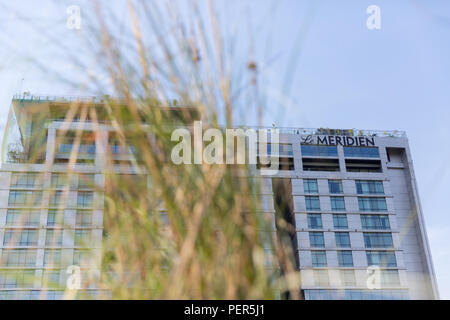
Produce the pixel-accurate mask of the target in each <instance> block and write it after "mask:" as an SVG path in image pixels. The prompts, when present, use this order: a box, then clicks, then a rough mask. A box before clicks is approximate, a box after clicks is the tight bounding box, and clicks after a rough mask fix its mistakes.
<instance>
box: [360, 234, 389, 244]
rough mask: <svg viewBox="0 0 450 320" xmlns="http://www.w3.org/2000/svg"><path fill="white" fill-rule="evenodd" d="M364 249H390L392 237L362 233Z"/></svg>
mask: <svg viewBox="0 0 450 320" xmlns="http://www.w3.org/2000/svg"><path fill="white" fill-rule="evenodd" d="M363 235H364V244H365V246H366V248H392V246H393V244H392V235H391V234H390V233H381V232H380V233H375V232H364V233H363Z"/></svg>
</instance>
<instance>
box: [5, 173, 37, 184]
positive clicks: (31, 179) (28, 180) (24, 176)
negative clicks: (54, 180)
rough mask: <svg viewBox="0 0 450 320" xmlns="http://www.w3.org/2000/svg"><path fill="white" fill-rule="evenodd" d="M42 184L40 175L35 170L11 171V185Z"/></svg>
mask: <svg viewBox="0 0 450 320" xmlns="http://www.w3.org/2000/svg"><path fill="white" fill-rule="evenodd" d="M40 185H42V180H41V176H40V175H39V174H38V173H35V172H13V173H12V175H11V187H14V188H35V187H39V186H40Z"/></svg>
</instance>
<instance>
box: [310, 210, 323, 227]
mask: <svg viewBox="0 0 450 320" xmlns="http://www.w3.org/2000/svg"><path fill="white" fill-rule="evenodd" d="M308 228H310V229H322V217H321V215H320V214H318V213H309V214H308Z"/></svg>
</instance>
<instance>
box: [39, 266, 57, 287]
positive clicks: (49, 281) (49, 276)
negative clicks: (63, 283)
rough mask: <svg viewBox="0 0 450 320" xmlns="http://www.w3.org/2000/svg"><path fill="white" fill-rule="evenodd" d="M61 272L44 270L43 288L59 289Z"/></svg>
mask: <svg viewBox="0 0 450 320" xmlns="http://www.w3.org/2000/svg"><path fill="white" fill-rule="evenodd" d="M60 274H61V272H60V270H44V273H43V276H42V286H43V287H45V288H59V286H60V285H59V280H60Z"/></svg>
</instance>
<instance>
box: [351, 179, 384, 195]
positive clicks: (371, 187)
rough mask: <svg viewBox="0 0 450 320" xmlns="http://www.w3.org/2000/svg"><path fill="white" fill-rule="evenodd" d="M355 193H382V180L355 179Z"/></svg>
mask: <svg viewBox="0 0 450 320" xmlns="http://www.w3.org/2000/svg"><path fill="white" fill-rule="evenodd" d="M355 183H356V193H357V194H384V188H383V181H371V180H356V181H355Z"/></svg>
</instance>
